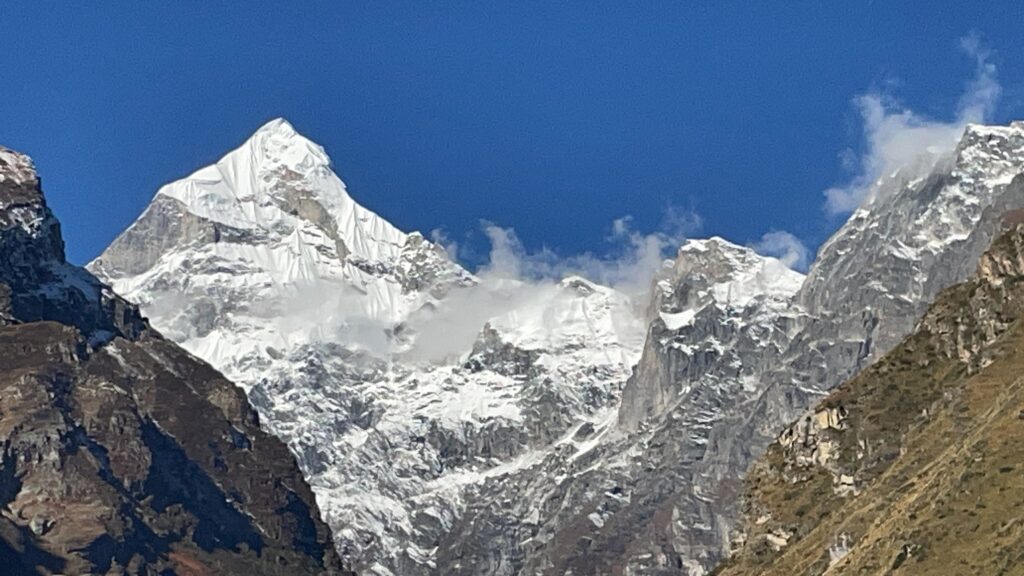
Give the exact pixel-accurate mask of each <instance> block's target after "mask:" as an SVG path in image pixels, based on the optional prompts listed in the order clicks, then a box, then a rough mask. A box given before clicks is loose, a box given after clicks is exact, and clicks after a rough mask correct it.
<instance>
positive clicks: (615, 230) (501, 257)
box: [407, 208, 702, 361]
mask: <svg viewBox="0 0 1024 576" xmlns="http://www.w3.org/2000/svg"><path fill="white" fill-rule="evenodd" d="M481 224H482V227H483V232H484V234H485V235H486V236H487V238H488V240H489V241H490V244H491V247H490V257H489V259H488V262H487V264H485V265H483V266H481V267H480V268H479V269H478V270H477V271H476V277H477V278H478V279H479V281H480V282H479V284H478V285H476V286H473V287H469V288H460V289H456V290H453V291H452V292H450V293H449V294H448V295H447V296H446V297H445V298H444V299H443V300H442V301H441V302H439V303H438V307H437V308H430V309H426V310H423V311H421V312H419V313H416V314H414V315H413V317H412V318H410V319H409V322H408V327H409V328H410V329H411V330H412V331H413V332H415V333H416V345H415V347H414V349H413V350H411V351H409V352H408V353H407V357H409V358H410V359H414V360H428V361H436V360H442V359H445V358H449V357H451V356H452V355H459V354H464V353H465V352H467V351H468V350H470V349H471V347H472V346H473V342H474V341H475V340H476V338H477V336H478V335H479V333H480V330H481V329H482V328H483V327H484V325H485V324H486V323H487V322H488V321H489V320H491V319H493V318H495V317H497V316H500V315H503V314H507V313H509V312H511V311H513V310H516V309H517V308H519V307H522V306H529V305H530V303H531V302H532V303H536V302H538V301H544V300H550V299H552V298H556V297H558V294H559V290H560V289H559V288H558V286H557V283H558V281H560V280H561V279H563V278H565V277H566V276H570V275H574V274H576V275H580V276H583V277H584V278H587V279H588V280H591V281H593V282H597V283H599V284H604V285H606V286H611V287H613V288H616V289H617V290H620V291H622V292H623V293H625V294H627V295H629V296H631V297H633V299H634V302H635V303H636V311H635V312H636V313H637V314H639V313H640V311H641V310H642V308H643V306H645V305H646V304H647V291H648V290H649V289H650V286H651V281H652V279H653V276H654V273H655V272H656V271H657V270H658V268H659V267H660V266H661V263H662V262H663V261H664V259H665V257H666V256H668V255H670V253H671V252H674V251H675V249H676V248H678V247H679V245H680V244H681V243H682V242H683V241H684V239H685V237H686V236H687V235H689V234H692V233H695V232H697V231H698V230H699V229H700V226H701V225H702V222H701V219H700V217H699V216H698V215H697V214H695V213H693V212H692V211H687V210H681V209H677V208H669V209H667V210H666V211H665V215H664V218H663V222H662V224H661V226H660V227H659V230H657V231H654V232H650V233H646V234H645V233H642V232H639V231H637V230H636V229H635V228H634V226H633V219H632V218H630V217H628V216H626V217H623V218H619V219H617V220H615V221H614V222H612V225H611V233H610V235H609V236H608V238H607V240H608V242H609V244H610V250H609V253H608V254H607V255H595V254H593V253H590V252H586V253H583V254H577V255H571V256H561V255H559V254H557V253H555V252H554V251H552V250H550V249H547V248H541V249H540V250H537V251H534V252H530V251H529V250H527V249H526V247H525V246H524V245H523V243H522V241H521V240H520V239H519V237H518V236H517V235H516V233H515V230H513V229H512V228H502V227H500V226H498V225H496V224H494V223H492V222H482V223H481Z"/></svg>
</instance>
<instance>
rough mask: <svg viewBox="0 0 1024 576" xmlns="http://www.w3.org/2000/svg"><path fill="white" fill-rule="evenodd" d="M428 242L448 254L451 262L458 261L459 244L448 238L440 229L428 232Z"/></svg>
mask: <svg viewBox="0 0 1024 576" xmlns="http://www.w3.org/2000/svg"><path fill="white" fill-rule="evenodd" d="M430 241H431V242H433V243H434V244H437V245H438V246H440V247H441V248H444V251H445V252H447V253H448V257H449V258H451V259H452V260H456V261H457V260H458V258H459V243H458V242H456V241H455V240H452V239H451V238H449V237H448V234H446V233H445V231H444V230H442V229H441V228H434V229H433V230H431V231H430Z"/></svg>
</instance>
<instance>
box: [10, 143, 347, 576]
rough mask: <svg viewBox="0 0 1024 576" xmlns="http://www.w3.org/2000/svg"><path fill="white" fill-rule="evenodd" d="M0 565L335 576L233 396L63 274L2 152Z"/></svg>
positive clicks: (310, 519)
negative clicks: (328, 575)
mask: <svg viewBox="0 0 1024 576" xmlns="http://www.w3.org/2000/svg"><path fill="white" fill-rule="evenodd" d="M0 414H3V418H2V419H0V438H2V445H3V452H2V456H0V497H2V501H0V503H2V506H0V508H2V509H0V558H2V559H3V560H4V567H5V568H4V569H5V570H6V572H5V573H10V574H86V573H88V574H111V575H115V574H133V575H135V574H165V573H168V572H172V573H178V574H190V575H203V574H216V573H242V572H245V573H252V574H268V575H269V574H328V573H339V574H340V573H342V572H343V570H342V567H341V564H340V562H339V560H338V557H337V554H336V553H335V552H334V550H333V549H332V547H331V546H330V535H329V531H328V529H327V527H326V525H324V523H323V522H322V521H321V520H320V518H319V514H318V511H317V508H316V504H315V502H314V501H313V496H312V493H311V491H310V489H309V486H308V485H307V484H306V483H305V481H304V480H303V479H302V477H301V474H300V472H299V469H298V467H297V466H296V464H295V461H294V459H293V458H292V457H291V456H290V454H289V453H288V451H287V448H286V447H285V445H284V444H283V443H281V442H279V441H278V440H277V439H275V438H273V437H271V436H269V435H267V434H266V433H264V432H263V431H261V430H260V428H259V426H258V419H257V416H256V413H255V412H254V411H253V410H252V408H251V407H250V406H249V404H248V402H247V401H246V399H245V396H244V394H243V393H242V391H241V390H239V389H238V388H236V387H235V386H234V385H232V384H231V383H230V382H228V381H227V380H225V379H224V378H223V377H222V376H221V375H220V374H219V373H217V372H216V371H215V370H214V369H212V368H211V367H210V366H208V365H206V364H204V363H202V362H200V361H199V360H197V359H195V358H194V357H192V356H190V355H189V354H187V353H186V352H184V351H183V350H182V349H181V348H179V347H178V346H177V345H175V344H173V343H172V342H170V341H168V340H165V339H164V338H163V337H162V336H161V335H160V334H159V333H157V332H156V331H155V330H153V329H152V328H150V327H149V325H148V323H147V321H146V320H145V319H144V318H143V317H142V316H141V314H140V313H139V311H138V309H137V308H136V307H135V306H133V305H131V304H129V303H127V302H126V301H124V300H122V299H121V298H120V297H118V296H116V295H114V294H113V292H111V291H110V289H109V288H107V287H106V286H105V285H104V284H102V283H101V282H99V281H98V280H97V279H96V278H94V277H93V276H92V275H91V274H89V273H88V272H86V271H85V270H82V269H80V268H77V267H75V266H72V265H70V264H68V263H67V262H66V261H65V259H64V245H63V240H62V239H61V235H60V226H59V224H58V222H57V220H56V219H55V218H54V216H53V214H52V213H51V212H50V210H49V208H48V207H47V206H46V202H45V200H44V198H43V195H42V192H41V190H40V185H39V178H38V176H37V175H36V171H35V168H34V167H33V165H32V163H31V161H30V160H29V159H28V157H26V156H24V155H22V154H19V153H17V152H14V151H11V150H7V149H4V148H0Z"/></svg>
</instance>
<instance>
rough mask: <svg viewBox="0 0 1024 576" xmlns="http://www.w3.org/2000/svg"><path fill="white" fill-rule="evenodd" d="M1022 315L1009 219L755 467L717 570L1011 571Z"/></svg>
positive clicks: (1018, 543) (1016, 550) (1019, 540)
mask: <svg viewBox="0 0 1024 576" xmlns="http://www.w3.org/2000/svg"><path fill="white" fill-rule="evenodd" d="M1022 312H1024V229H1021V228H1016V229H1014V230H1012V231H1010V232H1008V233H1007V234H1006V235H1004V236H1002V237H1001V238H1000V239H998V240H997V241H996V242H995V243H994V245H993V246H992V248H991V250H990V251H989V252H988V253H986V255H985V256H984V257H983V258H982V260H981V263H980V264H979V266H978V271H977V274H976V275H975V276H974V278H973V279H971V280H970V281H968V282H965V283H963V284H960V285H957V286H954V287H952V288H949V289H947V290H945V291H943V292H942V293H941V294H940V295H939V297H938V298H937V299H936V301H935V303H934V304H933V305H932V306H931V307H930V308H929V310H928V312H927V314H926V315H925V316H924V318H923V319H922V320H921V321H920V323H919V324H918V326H917V328H916V330H915V331H914V333H913V334H912V335H911V336H909V337H908V338H907V339H906V340H904V341H903V342H902V343H901V344H900V345H898V346H897V347H896V348H895V349H894V350H893V351H892V352H890V353H889V354H887V355H886V356H884V357H883V358H882V359H881V360H879V361H878V362H877V363H875V364H874V365H873V366H871V367H870V368H868V369H867V370H865V371H863V372H862V373H861V374H859V375H858V376H857V377H855V378H854V379H852V380H850V381H849V382H846V383H844V384H843V385H842V386H840V387H839V388H838V389H837V390H835V391H834V392H832V393H831V394H830V395H829V396H827V397H826V398H825V399H824V400H823V401H822V402H821V404H819V405H818V407H817V408H815V410H814V412H813V413H812V415H809V416H807V417H805V418H804V419H803V420H801V422H798V423H797V424H795V425H794V426H793V427H791V428H789V429H787V430H786V431H785V432H784V433H783V434H782V436H781V437H780V438H779V439H778V441H777V442H776V443H774V444H773V445H772V446H771V448H770V449H769V450H768V453H767V454H766V455H765V456H764V457H763V458H762V459H760V460H759V461H758V463H757V464H756V466H755V467H754V468H753V470H752V472H751V475H750V478H748V480H747V491H746V496H745V505H744V512H745V517H746V521H745V523H744V530H743V532H742V534H741V535H740V537H739V538H738V541H737V547H738V548H737V552H736V554H735V556H734V558H733V559H732V560H731V561H730V562H729V563H727V564H726V565H725V566H723V567H722V568H721V569H720V571H719V574H721V576H727V575H728V576H732V575H740V574H751V575H753V574H758V575H773V574H778V575H789V574H809V575H813V574H826V573H827V574H834V575H843V574H865V573H884V574H914V575H932V574H934V575H939V574H942V575H947V574H1013V573H1016V572H1017V571H1019V568H1020V562H1021V550H1022V549H1024V530H1022V529H1021V524H1020V511H1021V507H1022V502H1021V500H1020V495H1021V493H1022V492H1024V476H1022V475H1021V471H1020V469H1019V468H1020V463H1021V461H1022V460H1021V458H1022V456H1024V451H1022V448H1021V445H1020V442H1019V432H1020V427H1021V422H1022V414H1024V387H1022V380H1021V369H1022V368H1024V354H1022V353H1021V349H1022V348H1021V343H1022V341H1024V325H1022V323H1021V318H1022ZM808 431H810V432H811V433H806V432H808ZM826 446H827V448H825V447H826ZM809 454H810V455H813V456H812V457H808V455H809ZM780 535H785V538H784V539H783V538H780Z"/></svg>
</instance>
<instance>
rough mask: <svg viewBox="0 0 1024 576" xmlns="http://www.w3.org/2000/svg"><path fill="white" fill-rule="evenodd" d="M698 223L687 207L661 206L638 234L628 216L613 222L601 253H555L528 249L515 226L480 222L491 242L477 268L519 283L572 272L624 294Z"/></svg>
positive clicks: (640, 285)
mask: <svg viewBox="0 0 1024 576" xmlns="http://www.w3.org/2000/svg"><path fill="white" fill-rule="evenodd" d="M702 226H703V220H702V219H701V217H700V215H698V214H697V213H696V212H693V211H692V210H685V209H681V208H677V207H669V208H666V210H665V213H664V215H663V218H662V222H661V224H660V225H659V227H658V229H657V230H655V231H652V232H647V233H644V232H641V231H639V230H637V229H636V228H635V225H634V220H633V218H632V217H631V216H624V217H622V218H618V219H616V220H614V221H613V222H612V224H611V230H610V233H609V235H608V236H607V238H606V240H607V242H608V247H609V250H608V251H607V252H606V253H605V254H595V253H593V252H584V253H582V254H574V255H567V256H565V255H560V254H557V253H555V252H554V251H552V250H549V249H547V248H542V249H540V250H538V251H535V252H529V251H528V250H526V248H525V247H524V246H523V243H522V242H521V241H520V240H519V237H518V236H517V235H516V233H515V230H513V229H512V228H502V227H500V226H498V225H496V224H494V223H492V222H484V223H483V228H484V233H485V234H486V235H487V238H488V239H489V240H490V243H491V252H490V259H489V261H488V263H487V264H485V265H484V266H483V267H481V269H480V270H479V271H478V275H479V276H481V277H484V278H486V277H493V278H504V279H515V280H519V281H524V282H535V281H539V280H545V279H547V280H560V279H561V278H564V277H565V276H569V275H573V274H578V275H580V276H583V277H585V278H587V279H589V280H592V281H594V282H598V283H600V284H604V285H606V286H610V287H612V288H615V289H617V290H620V291H623V292H626V293H627V294H631V295H636V294H640V293H643V292H645V291H646V290H647V289H648V287H649V284H650V281H651V279H652V277H653V275H654V273H655V271H657V269H658V267H659V266H660V265H661V263H662V261H663V260H664V259H665V258H666V256H668V255H670V254H671V253H672V252H673V251H674V250H675V249H676V248H678V247H679V245H680V244H682V242H683V241H684V240H685V239H686V238H687V237H689V236H691V235H693V234H695V233H698V232H699V231H700V230H701V228H702Z"/></svg>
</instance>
